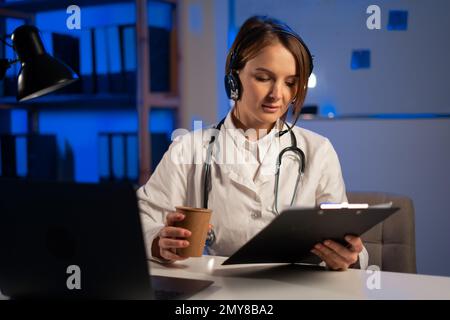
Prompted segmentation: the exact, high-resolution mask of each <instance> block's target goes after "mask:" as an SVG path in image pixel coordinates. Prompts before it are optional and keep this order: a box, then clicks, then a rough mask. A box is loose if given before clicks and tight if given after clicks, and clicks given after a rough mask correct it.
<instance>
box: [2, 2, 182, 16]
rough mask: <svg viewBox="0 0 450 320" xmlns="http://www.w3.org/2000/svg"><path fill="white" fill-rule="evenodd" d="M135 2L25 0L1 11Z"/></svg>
mask: <svg viewBox="0 0 450 320" xmlns="http://www.w3.org/2000/svg"><path fill="white" fill-rule="evenodd" d="M126 2H129V3H131V2H135V0H77V1H73V0H58V1H55V0H23V1H15V2H6V3H1V4H0V11H1V10H2V9H3V10H10V11H20V12H26V13H29V14H35V13H38V12H42V11H52V10H63V9H66V8H67V7H68V6H70V5H73V4H75V5H77V6H79V7H94V6H100V5H106V4H114V3H126ZM152 2H167V3H176V0H152Z"/></svg>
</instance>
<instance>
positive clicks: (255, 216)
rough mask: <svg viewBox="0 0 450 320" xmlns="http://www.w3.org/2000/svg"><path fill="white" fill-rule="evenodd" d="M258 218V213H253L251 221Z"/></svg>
mask: <svg viewBox="0 0 450 320" xmlns="http://www.w3.org/2000/svg"><path fill="white" fill-rule="evenodd" d="M258 217H259V214H258V212H256V211H254V212H253V213H252V218H253V219H257V218H258Z"/></svg>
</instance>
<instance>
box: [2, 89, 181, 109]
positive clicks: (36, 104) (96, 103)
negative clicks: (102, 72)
mask: <svg viewBox="0 0 450 320" xmlns="http://www.w3.org/2000/svg"><path fill="white" fill-rule="evenodd" d="M149 101H150V105H151V106H152V107H158V108H176V107H177V106H178V103H179V99H178V98H177V97H174V96H171V95H169V94H163V93H155V94H152V95H151V96H150V97H149ZM13 108H14V109H30V108H36V109H57V108H60V109H62V108H64V109H66V108H79V109H90V110H92V109H93V110H101V109H134V108H136V97H135V95H128V94H71V95H58V94H54V95H50V96H44V97H41V98H37V99H34V100H30V101H25V102H17V101H16V98H15V97H3V98H0V109H13Z"/></svg>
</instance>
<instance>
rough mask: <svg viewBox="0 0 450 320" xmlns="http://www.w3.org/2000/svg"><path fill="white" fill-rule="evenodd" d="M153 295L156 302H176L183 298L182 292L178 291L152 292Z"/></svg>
mask: <svg viewBox="0 0 450 320" xmlns="http://www.w3.org/2000/svg"><path fill="white" fill-rule="evenodd" d="M153 293H154V295H155V299H156V300H177V299H181V298H182V297H183V292H179V291H167V290H154V291H153Z"/></svg>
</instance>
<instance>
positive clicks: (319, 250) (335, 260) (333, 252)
mask: <svg viewBox="0 0 450 320" xmlns="http://www.w3.org/2000/svg"><path fill="white" fill-rule="evenodd" d="M345 240H347V242H348V243H349V246H347V247H344V246H343V245H341V244H339V243H337V242H335V241H332V240H326V241H324V242H323V243H318V244H316V245H315V246H314V248H313V249H312V250H311V252H312V253H314V254H315V255H317V256H318V257H319V258H321V259H322V260H323V261H325V263H326V264H327V266H328V267H329V268H330V269H332V270H342V271H344V270H347V269H348V268H349V267H350V266H351V265H352V264H354V263H356V262H357V261H358V254H359V253H360V252H361V251H362V250H363V243H362V241H361V238H360V237H355V236H350V235H347V236H345Z"/></svg>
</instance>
